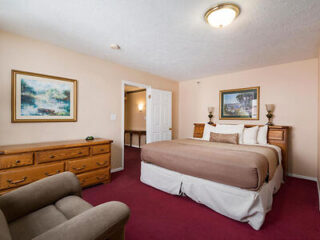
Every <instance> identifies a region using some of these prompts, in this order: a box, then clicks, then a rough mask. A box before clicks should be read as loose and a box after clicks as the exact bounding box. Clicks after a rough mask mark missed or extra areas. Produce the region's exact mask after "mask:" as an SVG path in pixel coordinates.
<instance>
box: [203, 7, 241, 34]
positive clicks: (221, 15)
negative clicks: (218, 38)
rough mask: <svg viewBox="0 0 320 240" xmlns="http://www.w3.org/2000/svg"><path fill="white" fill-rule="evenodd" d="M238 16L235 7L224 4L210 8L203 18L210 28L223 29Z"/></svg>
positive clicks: (238, 9)
mask: <svg viewBox="0 0 320 240" xmlns="http://www.w3.org/2000/svg"><path fill="white" fill-rule="evenodd" d="M239 14H240V8H239V7H238V6H237V5H234V4H231V3H225V4H219V5H217V6H215V7H213V8H210V9H209V10H208V11H207V12H206V14H205V15H204V18H205V20H206V21H207V22H208V23H209V24H210V25H211V26H212V27H216V28H223V27H225V26H227V25H229V24H230V23H232V22H233V20H234V19H235V18H236V17H238V16H239Z"/></svg>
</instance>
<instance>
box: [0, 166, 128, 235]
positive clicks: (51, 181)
mask: <svg viewBox="0 0 320 240" xmlns="http://www.w3.org/2000/svg"><path fill="white" fill-rule="evenodd" d="M129 213H130V210H129V208H128V206H127V205H125V204H123V203H121V202H107V203H104V204H101V205H98V206H96V207H92V205H90V204H89V203H87V202H85V201H84V200H83V199H82V198H81V187H80V184H79V181H78V179H77V177H76V176H75V175H74V174H73V173H70V172H64V173H61V174H57V175H54V176H51V177H47V178H44V179H42V180H39V181H37V182H34V183H31V184H29V185H26V186H23V187H20V188H18V189H16V190H14V191H11V192H9V193H7V194H4V195H2V196H0V239H1V240H28V239H33V240H53V239H54V240H59V239H61V240H96V239H99V240H100V239H110V240H118V239H119V240H120V239H121V240H123V239H124V227H125V224H126V223H127V221H128V219H129Z"/></svg>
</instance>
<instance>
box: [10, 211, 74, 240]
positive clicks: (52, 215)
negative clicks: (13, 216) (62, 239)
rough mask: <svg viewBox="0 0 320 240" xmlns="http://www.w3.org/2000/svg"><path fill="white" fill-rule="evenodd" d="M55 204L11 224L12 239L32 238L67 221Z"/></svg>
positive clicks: (24, 239)
mask: <svg viewBox="0 0 320 240" xmlns="http://www.w3.org/2000/svg"><path fill="white" fill-rule="evenodd" d="M67 220H68V219H67V218H66V217H65V216H64V214H63V213H61V212H60V211H59V210H58V209H57V208H56V206H55V205H48V206H46V207H44V208H41V209H39V210H37V211H35V212H32V213H30V214H28V215H26V216H24V217H21V218H19V219H17V220H15V221H13V222H11V223H10V224H9V229H10V232H11V237H12V240H27V239H32V238H34V237H36V236H38V235H40V234H42V233H44V232H46V231H48V230H49V229H51V228H54V227H55V226H57V225H59V224H61V223H63V222H65V221H67Z"/></svg>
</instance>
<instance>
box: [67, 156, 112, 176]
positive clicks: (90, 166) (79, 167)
mask: <svg viewBox="0 0 320 240" xmlns="http://www.w3.org/2000/svg"><path fill="white" fill-rule="evenodd" d="M109 166H110V153H107V154H100V155H97V156H93V157H88V158H84V159H79V160H68V161H67V162H66V171H70V172H73V173H76V174H77V173H82V172H87V171H90V170H94V169H98V168H103V167H109Z"/></svg>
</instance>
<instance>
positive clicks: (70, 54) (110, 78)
mask: <svg viewBox="0 0 320 240" xmlns="http://www.w3.org/2000/svg"><path fill="white" fill-rule="evenodd" d="M118 54H121V53H118ZM11 69H18V70H24V71H30V72H36V73H43V74H48V75H55V76H61V77H67V78H73V79H77V80H78V84H79V85H78V87H79V88H78V89H79V90H78V93H79V101H78V122H75V123H11V104H10V102H11V72H10V71H11ZM122 80H126V81H132V82H138V83H142V84H147V85H151V86H152V87H153V88H158V89H163V90H169V91H172V92H173V133H174V135H177V128H178V127H177V126H178V83H177V82H174V81H170V80H167V79H164V78H161V77H157V76H154V75H151V74H148V73H145V72H141V71H137V70H133V69H130V68H127V67H124V66H121V65H118V64H114V63H111V62H108V61H104V60H101V59H98V58H95V57H91V56H87V55H84V54H80V53H76V52H74V51H71V50H67V49H64V48H60V47H57V46H54V45H51V44H47V43H44V42H40V41H36V40H32V39H29V38H25V37H21V36H18V35H14V34H10V33H6V32H0V145H5V144H16V143H30V142H39V141H54V140H67V139H78V138H81V139H82V138H85V137H86V136H88V135H93V136H96V137H104V138H109V139H113V140H114V144H113V147H112V151H113V152H112V168H118V167H120V166H121V147H122V146H121V142H120V141H121V94H122V92H121V81H122ZM111 113H115V114H116V115H117V119H116V121H111V120H110V114H111Z"/></svg>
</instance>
